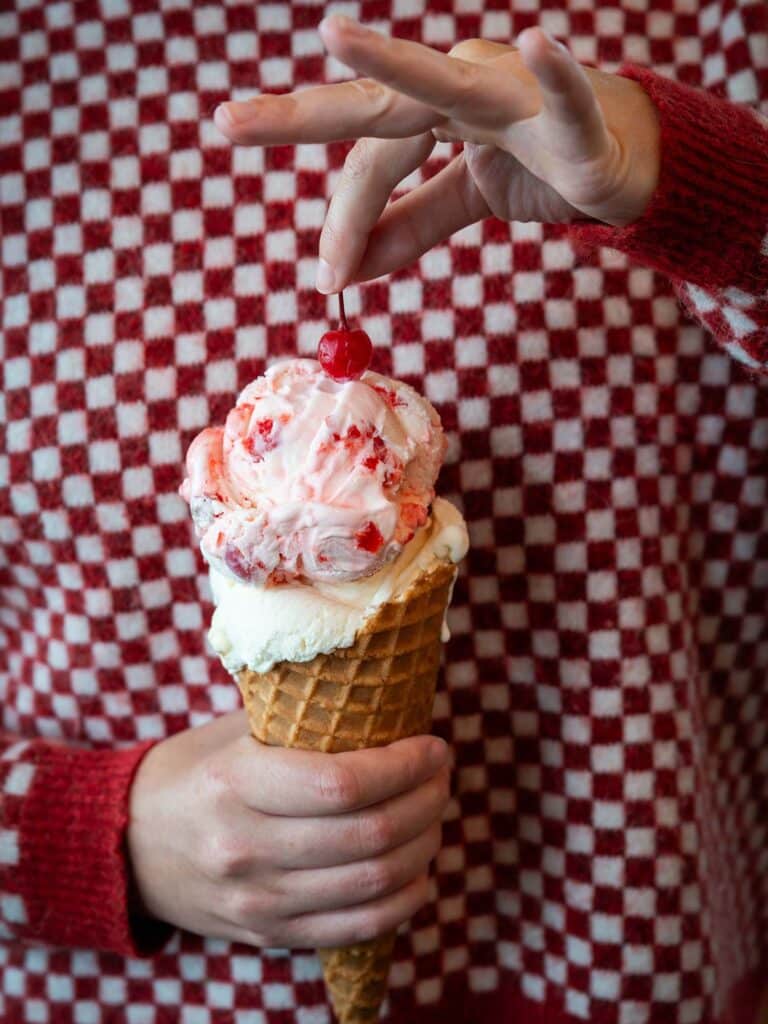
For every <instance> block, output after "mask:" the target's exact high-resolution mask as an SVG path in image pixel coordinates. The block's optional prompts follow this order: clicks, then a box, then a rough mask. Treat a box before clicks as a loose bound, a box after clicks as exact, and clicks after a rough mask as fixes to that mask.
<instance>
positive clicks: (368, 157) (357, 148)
mask: <svg viewBox="0 0 768 1024" xmlns="http://www.w3.org/2000/svg"><path fill="white" fill-rule="evenodd" d="M372 167H373V147H372V146H371V143H370V140H369V139H358V140H357V142H356V143H355V144H354V146H353V147H352V149H350V151H349V153H348V154H347V159H346V160H345V161H344V177H345V178H346V179H347V180H348V181H358V180H359V179H360V178H367V177H368V175H369V173H370V171H371V168H372Z"/></svg>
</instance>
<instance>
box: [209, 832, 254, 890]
mask: <svg viewBox="0 0 768 1024" xmlns="http://www.w3.org/2000/svg"><path fill="white" fill-rule="evenodd" d="M249 859H250V858H249V855H248V850H247V848H246V845H245V844H244V843H243V841H242V840H241V839H239V838H237V837H235V836H230V835H227V834H222V833H217V834H214V835H212V836H210V837H209V839H208V840H207V843H206V845H205V848H204V853H203V862H204V868H205V872H206V874H207V875H208V876H209V877H211V878H213V879H216V880H217V881H228V880H230V879H233V878H239V877H240V876H241V875H242V874H243V872H244V871H245V869H246V868H247V866H248V863H249Z"/></svg>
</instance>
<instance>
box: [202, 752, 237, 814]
mask: <svg viewBox="0 0 768 1024" xmlns="http://www.w3.org/2000/svg"><path fill="white" fill-rule="evenodd" d="M202 771H203V787H204V789H205V792H206V793H207V795H208V797H209V799H210V800H212V801H213V803H214V805H216V806H220V805H221V804H222V803H224V802H225V801H226V800H227V799H228V798H229V796H230V795H231V793H232V779H231V777H230V774H229V770H228V768H227V765H226V764H225V762H224V761H222V759H221V758H216V757H209V758H208V759H207V760H206V761H205V762H204V764H203V769H202Z"/></svg>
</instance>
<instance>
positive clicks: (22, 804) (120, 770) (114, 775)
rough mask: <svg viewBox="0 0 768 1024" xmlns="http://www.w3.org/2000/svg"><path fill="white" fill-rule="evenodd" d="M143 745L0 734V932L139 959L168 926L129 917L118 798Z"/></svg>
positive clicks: (124, 810)
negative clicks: (96, 745)
mask: <svg viewBox="0 0 768 1024" xmlns="http://www.w3.org/2000/svg"><path fill="white" fill-rule="evenodd" d="M151 746H152V744H151V743H142V744H139V745H137V746H134V747H130V748H128V749H125V750H87V749H82V748H79V747H74V746H69V745H67V744H65V743H59V742H55V741H52V740H45V739H32V740H25V739H21V738H19V737H18V736H14V735H12V734H9V733H0V932H2V934H3V935H4V936H5V937H7V938H11V939H15V940H18V941H23V942H27V943H34V942H44V943H47V944H50V945H54V946H68V947H78V946H82V947H87V948H88V949H98V950H103V951H109V952H115V953H121V954H123V955H125V956H142V955H148V954H151V953H154V952H156V951H157V950H159V949H160V948H161V947H162V946H163V945H164V944H165V942H166V941H167V940H168V938H169V937H170V935H171V934H172V931H173V929H172V928H170V927H169V926H167V925H165V924H161V923H160V922H157V921H150V920H149V919H146V918H144V917H142V916H141V915H140V914H136V913H134V908H133V892H132V881H131V878H130V873H129V870H128V867H127V860H126V857H125V849H124V844H125V830H126V825H127V818H128V796H129V790H130V786H131V782H132V779H133V776H134V773H135V771H136V769H137V767H138V765H139V762H140V761H141V759H142V758H143V756H144V754H145V753H146V751H147V750H148V749H149V748H150V747H151Z"/></svg>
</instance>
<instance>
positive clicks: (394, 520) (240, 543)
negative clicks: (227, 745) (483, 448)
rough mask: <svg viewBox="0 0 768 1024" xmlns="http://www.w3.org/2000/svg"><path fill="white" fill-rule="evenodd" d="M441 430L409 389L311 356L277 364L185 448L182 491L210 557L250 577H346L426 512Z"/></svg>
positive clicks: (375, 562) (360, 571) (375, 563)
mask: <svg viewBox="0 0 768 1024" xmlns="http://www.w3.org/2000/svg"><path fill="white" fill-rule="evenodd" d="M444 455H445V437H444V434H443V431H442V427H441V425H440V419H439V417H438V415H437V413H436V411H435V409H434V408H433V407H432V405H431V404H430V403H429V402H428V401H427V400H426V399H425V398H423V397H422V396H421V395H419V394H418V393H417V392H416V391H414V389H413V388H411V387H409V386H408V385H407V384H403V383H402V382H400V381H394V380H390V379H389V378H387V377H383V376H381V375H380V374H377V373H373V372H371V371H369V372H366V373H365V374H364V375H363V376H362V377H361V379H359V380H349V381H336V380H333V379H332V378H331V377H329V376H328V375H327V374H326V373H325V372H324V371H323V369H322V367H321V366H320V364H319V363H318V362H317V361H316V360H314V359H288V360H285V361H283V362H279V363H276V364H274V365H273V366H272V367H270V369H269V370H267V372H266V373H265V374H264V375H263V376H262V377H259V378H257V379H256V380H255V381H253V382H252V383H251V384H249V385H248V386H247V387H246V388H245V389H244V390H243V391H242V392H241V394H240V396H239V398H238V400H237V404H236V406H235V407H234V409H232V410H231V412H230V413H229V415H228V416H227V419H226V423H225V425H224V427H210V428H208V429H206V430H203V431H202V432H201V433H200V434H198V436H197V437H196V438H195V440H194V441H193V442H192V444H191V445H190V447H189V450H188V452H187V460H186V467H187V477H186V479H185V480H184V482H183V484H182V485H181V488H180V493H181V495H182V497H183V498H184V499H185V500H186V501H187V502H189V505H190V509H191V512H192V516H193V519H194V522H195V527H196V530H197V533H198V536H199V537H200V544H201V548H202V551H203V554H204V555H205V557H206V559H207V560H208V562H209V563H210V564H211V565H212V566H213V567H215V568H216V569H217V570H218V571H219V572H221V573H223V574H224V575H227V576H230V577H232V578H234V579H236V580H240V581H243V582H246V583H256V584H266V585H272V584H279V583H289V582H309V583H312V582H318V583H319V582H351V581H354V580H359V579H363V578H365V577H367V576H371V575H372V574H374V573H376V572H378V571H379V570H380V569H381V568H382V567H383V566H384V565H386V564H387V563H388V562H391V561H393V560H394V559H395V558H397V556H398V555H399V554H400V552H401V551H402V550H403V546H404V545H405V544H407V543H408V541H409V540H410V539H411V538H412V537H413V535H414V533H415V532H416V530H417V529H418V528H419V527H421V526H423V525H424V524H425V523H426V522H427V520H428V518H429V507H430V504H431V503H432V500H433V498H434V496H435V491H434V485H435V480H436V478H437V474H438V472H439V470H440V466H441V464H442V460H443V457H444Z"/></svg>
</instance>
